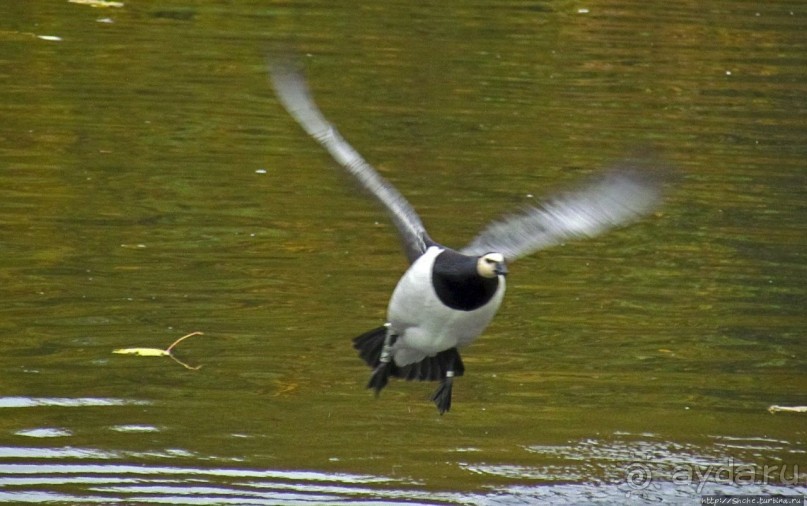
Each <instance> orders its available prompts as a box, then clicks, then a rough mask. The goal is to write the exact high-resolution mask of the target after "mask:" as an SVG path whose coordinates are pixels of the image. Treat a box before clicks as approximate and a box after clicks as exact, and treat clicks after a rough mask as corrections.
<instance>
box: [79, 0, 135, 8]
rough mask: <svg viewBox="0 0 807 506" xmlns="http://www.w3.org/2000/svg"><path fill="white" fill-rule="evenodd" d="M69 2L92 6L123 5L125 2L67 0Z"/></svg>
mask: <svg viewBox="0 0 807 506" xmlns="http://www.w3.org/2000/svg"><path fill="white" fill-rule="evenodd" d="M67 3H71V4H81V5H89V6H90V7H123V2H108V1H106V0H67Z"/></svg>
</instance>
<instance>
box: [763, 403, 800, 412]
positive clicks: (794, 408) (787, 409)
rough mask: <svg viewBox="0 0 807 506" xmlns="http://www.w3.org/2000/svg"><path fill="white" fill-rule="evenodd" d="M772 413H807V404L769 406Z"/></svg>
mask: <svg viewBox="0 0 807 506" xmlns="http://www.w3.org/2000/svg"><path fill="white" fill-rule="evenodd" d="M768 412H770V413H807V406H777V405H776V404H774V405H773V406H771V407H769V408H768Z"/></svg>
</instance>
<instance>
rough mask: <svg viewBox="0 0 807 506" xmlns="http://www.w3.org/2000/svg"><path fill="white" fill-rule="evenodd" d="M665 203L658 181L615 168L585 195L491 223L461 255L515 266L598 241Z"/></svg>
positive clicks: (570, 196)
mask: <svg viewBox="0 0 807 506" xmlns="http://www.w3.org/2000/svg"><path fill="white" fill-rule="evenodd" d="M626 165H627V163H626ZM660 201H661V179H660V178H659V177H651V176H648V175H644V174H640V173H639V172H638V171H636V170H633V169H632V168H623V169H616V170H613V171H611V172H609V173H608V174H606V175H605V177H603V178H601V179H600V180H598V181H596V182H594V183H592V184H590V185H589V186H588V187H585V188H583V189H582V190H579V191H577V192H575V193H570V194H567V195H565V196H561V197H559V198H556V199H554V200H550V201H548V202H547V203H546V204H544V205H542V206H541V207H532V206H529V207H527V208H526V209H524V210H523V211H522V212H520V213H516V214H513V215H510V216H506V217H504V218H503V219H502V220H500V221H496V222H493V223H491V224H490V225H489V226H488V227H487V228H486V229H485V230H484V231H482V233H480V234H479V235H478V236H477V237H476V238H475V239H474V240H473V241H471V243H470V244H468V245H467V246H466V247H465V248H464V249H463V250H462V252H463V253H465V254H466V255H482V254H485V253H488V252H491V251H496V252H499V253H501V254H503V255H504V257H505V258H506V259H507V260H508V261H513V260H516V259H518V258H521V257H524V256H527V255H530V254H532V253H534V252H536V251H538V250H541V249H544V248H548V247H550V246H554V245H556V244H560V243H562V242H565V241H567V240H569V239H577V238H586V237H594V236H596V235H599V234H602V233H603V232H606V231H607V230H609V229H611V228H614V227H618V226H621V225H626V224H628V223H630V222H633V221H636V220H638V219H639V218H641V217H642V216H644V215H646V214H648V213H650V212H651V211H653V209H655V208H656V206H657V205H658V204H659V203H660Z"/></svg>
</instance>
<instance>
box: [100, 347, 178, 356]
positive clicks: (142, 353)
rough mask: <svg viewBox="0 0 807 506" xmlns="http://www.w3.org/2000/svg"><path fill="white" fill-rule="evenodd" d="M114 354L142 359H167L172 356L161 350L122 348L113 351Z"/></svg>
mask: <svg viewBox="0 0 807 506" xmlns="http://www.w3.org/2000/svg"><path fill="white" fill-rule="evenodd" d="M112 353H120V354H122V355H139V356H141V357H167V356H168V355H170V353H168V352H167V351H165V350H161V349H159V348H120V349H117V350H113V351H112Z"/></svg>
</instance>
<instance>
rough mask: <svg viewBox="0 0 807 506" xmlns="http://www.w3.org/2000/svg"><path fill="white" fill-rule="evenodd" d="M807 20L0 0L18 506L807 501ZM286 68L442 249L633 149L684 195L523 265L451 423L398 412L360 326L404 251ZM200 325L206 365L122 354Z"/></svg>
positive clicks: (423, 411)
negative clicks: (306, 124)
mask: <svg viewBox="0 0 807 506" xmlns="http://www.w3.org/2000/svg"><path fill="white" fill-rule="evenodd" d="M802 3H803V2H788V1H775V2H764V3H760V2H746V1H735V0H732V1H715V2H710V3H709V4H708V5H705V4H702V3H677V4H669V3H667V4H664V3H656V4H653V3H651V4H648V3H647V2H638V1H632V0H620V1H598V2H594V3H591V2H589V3H587V4H585V5H583V4H581V5H576V4H575V5H572V4H568V3H562V2H561V3H558V2H544V3H541V4H535V5H528V4H523V5H519V4H513V5H507V6H498V7H495V8H494V7H493V6H491V5H481V4H480V5H470V4H469V5H463V6H454V5H450V4H439V5H431V6H417V7H413V6H410V5H407V4H394V3H383V4H381V3H366V4H365V3H361V2H359V3H351V4H350V6H339V5H331V4H318V3H308V4H306V5H304V6H303V5H300V6H297V5H292V4H288V5H286V4H283V5H281V4H266V3H264V2H252V1H245V2H236V3H229V4H226V5H225V4H213V3H210V4H200V5H194V6H192V7H187V6H181V7H177V6H171V5H167V4H166V5H162V6H160V7H159V8H156V7H152V6H150V5H148V4H141V3H126V5H124V6H123V7H120V8H118V7H107V8H105V9H93V8H90V7H88V6H86V5H80V4H75V3H68V2H1V3H0V19H2V20H3V23H2V26H0V48H2V49H0V84H2V86H0V103H2V104H5V107H4V115H3V122H2V125H0V153H2V157H0V158H1V159H2V161H1V162H0V165H1V166H0V300H2V304H0V388H1V389H2V391H1V392H0V415H2V416H0V501H3V502H7V503H22V502H43V501H52V502H62V503H75V502H86V503H89V502H94V501H95V502H104V503H110V502H126V501H128V502H145V503H149V502H151V503H177V504H183V503H185V504H194V503H198V504H203V503H211V502H216V503H228V502H229V503H236V504H250V503H252V504H283V503H287V504H295V503H327V502H335V503H338V502H345V501H353V502H356V503H373V502H375V503H389V502H396V501H397V502H406V503H429V504H432V503H451V504H453V503H459V504H520V503H531V502H536V501H541V502H551V503H567V504H579V503H598V502H599V503H603V504H610V503H620V502H623V501H625V500H630V501H634V502H640V503H641V502H649V503H655V502H664V501H670V502H674V501H677V502H696V501H697V498H698V497H699V496H700V495H702V494H704V493H714V492H728V493H736V492H742V493H749V494H750V493H777V492H783V493H802V494H807V481H806V480H805V477H804V470H805V469H807V461H805V455H807V431H806V430H805V427H807V425H806V424H805V423H804V418H803V416H804V415H800V414H794V413H782V412H780V413H777V414H771V413H769V412H768V408H769V407H770V406H771V405H782V406H804V405H807V397H806V396H805V393H804V392H805V388H804V387H805V381H804V378H805V373H807V366H805V360H804V357H805V356H807V353H806V352H805V341H804V329H805V327H806V325H805V324H807V320H805V315H804V307H805V303H807V290H806V288H805V287H807V284H805V279H807V262H805V257H804V254H805V253H804V252H805V251H807V233H806V232H807V230H805V223H807V206H805V205H804V198H805V187H807V185H805V183H807V179H805V171H804V160H805V158H806V157H807V132H806V131H805V129H804V117H805V101H804V97H805V96H807V84H805V83H807V75H805V74H807V70H805V69H807V61H805V55H807V47H805V45H806V44H805V38H804V36H803V32H804V27H805V16H806V15H807V14H806V13H805V11H804V6H803V5H802ZM43 37H44V38H43ZM276 45H280V46H283V47H291V48H293V49H295V50H296V51H297V52H299V53H300V54H301V55H303V60H304V61H305V63H306V66H307V69H308V75H309V78H310V81H311V84H312V87H313V88H314V91H315V93H316V95H317V97H318V100H319V101H320V102H321V104H322V107H323V109H324V110H325V111H326V112H327V114H328V115H329V116H330V117H331V118H332V119H333V120H334V121H335V122H336V123H337V124H338V125H339V126H340V128H341V129H342V131H343V133H344V134H345V135H346V137H347V138H348V139H350V140H351V142H353V143H354V144H355V145H356V147H357V148H358V149H359V150H360V151H361V152H362V153H364V154H365V155H366V157H367V158H368V159H369V160H370V161H372V162H373V163H374V164H376V165H377V166H378V167H379V169H380V170H381V171H382V172H383V173H384V175H385V176H387V177H388V178H389V179H391V180H392V181H393V182H394V183H395V184H397V185H398V186H399V187H400V189H401V190H402V192H403V193H404V194H406V195H407V196H409V197H410V198H411V200H412V202H413V204H414V205H415V206H416V207H417V208H418V210H420V211H421V212H422V215H423V218H424V221H425V222H426V223H427V225H428V226H429V228H430V231H431V232H432V235H433V236H434V237H435V238H437V239H439V240H440V241H442V242H445V243H447V244H450V245H456V246H460V245H462V244H464V242H465V241H467V240H468V239H470V238H471V237H472V235H473V234H474V233H475V232H476V231H477V230H478V229H479V228H480V226H481V225H482V224H484V223H486V222H487V221H488V220H489V219H491V218H493V217H496V216H497V215H498V214H500V213H501V212H503V211H505V210H508V209H513V208H515V207H517V206H518V205H520V204H523V203H526V202H535V200H536V199H537V198H540V197H541V196H543V195H545V194H547V193H549V192H551V191H552V189H554V188H561V189H563V188H568V187H569V186H573V185H574V182H575V181H576V180H578V179H580V178H582V177H585V176H587V175H590V174H591V173H592V172H593V171H594V170H596V168H597V167H600V166H602V165H604V164H607V162H608V161H610V160H614V159H617V158H619V157H620V156H622V155H624V153H625V152H627V151H629V150H631V149H633V148H635V147H641V146H645V145H648V144H651V145H659V146H660V147H661V148H662V149H663V152H664V153H665V154H666V156H667V157H668V158H669V161H670V163H671V164H672V165H675V166H677V167H679V168H680V172H681V179H680V181H679V183H678V184H677V186H676V187H675V188H673V189H672V191H671V193H670V196H669V200H668V202H667V204H666V206H665V207H664V208H663V209H662V210H661V211H660V212H659V213H658V214H657V215H656V216H654V217H652V218H650V219H648V220H646V221H645V222H643V223H640V224H638V225H636V226H634V227H631V228H628V229H626V230H623V231H619V232H616V233H614V234H612V235H609V236H607V237H603V238H598V239H596V240H593V241H588V242H581V243H573V244H568V245H565V246H562V247H559V248H555V249H553V250H551V251H546V252H542V253H540V254H538V255H536V256H535V257H533V258H530V259H525V260H523V261H520V262H518V263H517V264H514V265H513V266H512V269H511V272H512V275H511V280H510V284H509V286H508V292H509V293H508V296H507V298H506V300H505V303H504V306H503V308H502V311H501V313H500V314H499V316H498V317H497V319H496V320H495V321H494V323H493V325H492V326H491V328H490V330H489V331H488V332H487V334H486V335H485V336H483V337H482V339H480V340H479V341H478V342H477V343H475V344H474V345H473V346H472V347H471V348H470V349H468V350H467V352H466V353H465V354H464V360H465V363H466V367H467V371H468V374H467V375H466V376H465V377H463V378H462V379H461V381H458V383H457V387H456V389H455V390H456V393H455V395H456V403H455V406H454V407H453V408H452V411H451V413H450V414H448V415H447V416H444V417H439V416H437V415H436V413H435V410H434V408H433V406H432V405H431V404H430V403H429V401H428V399H427V396H428V394H429V392H430V391H431V390H432V389H433V385H424V384H406V383H402V382H395V383H394V384H392V385H391V386H390V388H388V389H387V391H385V392H384V394H383V395H382V396H381V397H380V398H379V399H374V398H373V397H372V395H371V394H370V393H369V392H367V391H366V390H365V389H364V382H365V381H366V379H367V374H368V371H367V370H365V368H364V367H363V365H362V364H361V363H360V361H359V360H358V359H357V358H356V357H355V356H354V354H353V350H352V349H351V348H350V341H349V339H350V337H352V336H354V335H356V334H358V333H360V332H362V331H364V330H367V329H369V328H371V327H372V326H375V325H378V324H379V323H381V321H382V319H383V314H384V307H385V304H386V302H387V298H388V297H389V294H390V292H391V290H392V288H393V286H394V283H395V281H396V280H397V277H398V276H399V275H400V273H401V272H402V270H403V269H404V263H403V262H404V261H403V257H402V255H401V253H400V251H399V248H398V244H397V242H396V239H395V237H394V234H393V233H392V231H391V227H390V225H389V224H387V222H386V221H385V220H384V218H383V216H382V215H381V214H380V213H379V212H378V210H377V209H376V208H374V207H373V206H372V205H371V204H369V203H367V202H365V201H364V200H363V199H361V198H358V196H357V195H355V192H353V191H352V189H351V187H349V186H347V185H345V184H344V181H343V180H342V178H340V177H339V176H338V175H337V174H336V173H335V171H333V170H332V163H331V162H330V161H329V160H328V159H327V157H326V156H325V155H324V154H323V153H321V151H320V150H319V148H318V147H317V146H316V145H315V144H314V143H313V142H311V141H310V139H307V138H306V136H305V135H304V134H303V133H302V132H300V131H299V129H298V128H297V127H296V125H294V123H293V122H292V121H291V120H290V119H289V118H288V117H287V115H286V114H285V113H284V112H283V110H282V109H281V108H280V107H279V105H278V104H277V103H276V102H275V100H274V98H273V97H272V94H271V90H270V88H269V86H268V83H267V80H266V69H265V62H264V60H265V56H266V55H265V52H266V51H267V46H272V47H274V46H276ZM195 330H201V331H204V335H203V336H198V337H194V339H192V340H188V341H186V342H184V343H182V345H180V346H179V347H178V348H177V349H176V354H177V356H178V358H180V359H182V360H183V361H187V362H188V363H191V364H194V365H196V364H200V365H202V368H201V369H200V370H199V371H188V370H185V369H184V368H182V367H181V366H179V365H178V364H176V363H174V362H172V361H171V360H169V359H166V358H165V357H135V356H125V355H114V354H112V350H115V349H118V348H127V347H147V348H165V347H166V346H167V345H169V344H170V343H171V342H172V341H174V340H175V339H176V338H178V337H179V336H181V335H184V334H187V333H189V332H192V331H195ZM798 466H800V467H798ZM797 467H798V469H799V471H796V469H797ZM774 468H776V469H778V470H775V469H774ZM686 472H690V473H694V474H695V476H694V477H693V478H692V479H691V480H689V481H687V480H686V479H685V478H686V474H685V473H686ZM682 473H684V474H683V475H682ZM749 473H750V474H749ZM751 475H753V476H751ZM645 478H650V479H649V480H648V481H643V480H644V479H645Z"/></svg>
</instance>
